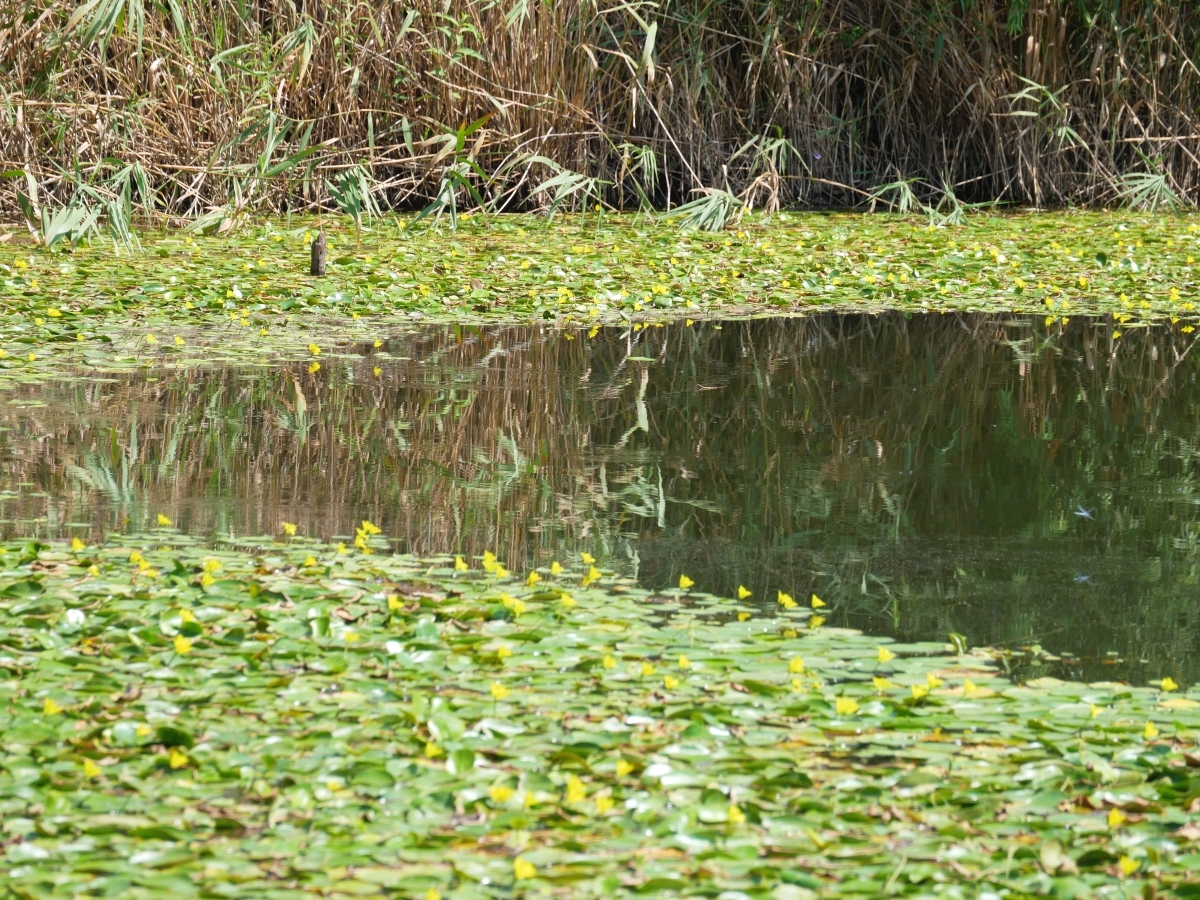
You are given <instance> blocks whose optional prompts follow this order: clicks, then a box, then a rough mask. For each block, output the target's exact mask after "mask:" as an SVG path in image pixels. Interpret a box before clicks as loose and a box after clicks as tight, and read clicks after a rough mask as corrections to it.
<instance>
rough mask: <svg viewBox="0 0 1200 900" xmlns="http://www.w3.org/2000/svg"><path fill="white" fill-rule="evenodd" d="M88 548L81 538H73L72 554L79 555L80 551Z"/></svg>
mask: <svg viewBox="0 0 1200 900" xmlns="http://www.w3.org/2000/svg"><path fill="white" fill-rule="evenodd" d="M86 547H87V544H85V543H84V542H83V541H81V540H80V539H79V538H71V552H72V553H78V552H79V551H80V550H83V549H84V548H86Z"/></svg>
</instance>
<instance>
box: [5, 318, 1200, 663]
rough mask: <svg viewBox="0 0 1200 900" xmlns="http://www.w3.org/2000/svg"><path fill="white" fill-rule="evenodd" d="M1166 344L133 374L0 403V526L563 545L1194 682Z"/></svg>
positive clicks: (343, 362) (832, 321)
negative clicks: (374, 530)
mask: <svg viewBox="0 0 1200 900" xmlns="http://www.w3.org/2000/svg"><path fill="white" fill-rule="evenodd" d="M1193 343H1194V342H1193V340H1192V338H1191V337H1189V336H1187V335H1182V334H1180V333H1179V332H1178V331H1172V330H1170V329H1166V328H1164V329H1161V330H1155V329H1149V328H1143V329H1128V330H1126V332H1125V335H1124V336H1123V337H1121V338H1119V339H1117V340H1115V341H1114V339H1113V337H1112V332H1111V327H1110V326H1109V325H1108V324H1106V323H1101V322H1089V321H1084V320H1079V319H1076V320H1074V321H1072V322H1071V323H1070V324H1069V325H1068V326H1067V327H1066V328H1065V329H1062V330H1060V329H1058V328H1055V329H1053V330H1047V329H1045V328H1042V327H1041V325H1040V323H1034V322H1030V321H1028V320H1024V319H1005V318H996V317H987V316H979V317H969V316H949V315H946V316H913V317H911V318H909V317H905V316H904V315H901V314H896V315H885V316H838V315H822V316H814V317H809V318H803V319H791V320H759V321H743V322H727V323H724V324H718V323H696V324H695V325H691V326H687V325H684V324H679V325H675V326H667V327H661V328H647V329H645V330H642V331H638V332H628V331H626V330H623V329H615V328H610V329H602V330H600V331H599V332H598V333H597V334H596V336H595V337H594V338H591V339H589V338H587V337H586V335H585V333H583V332H578V333H576V334H575V335H574V337H573V339H568V337H567V335H566V334H564V333H563V332H561V331H555V330H550V329H542V328H538V327H507V328H485V329H467V328H449V327H448V328H439V329H432V330H422V331H419V332H414V333H397V334H396V335H394V336H392V337H391V338H389V339H388V340H387V341H385V342H384V344H383V346H382V347H380V348H373V347H371V346H369V345H367V346H363V347H361V348H353V347H351V348H343V351H344V355H341V356H334V357H330V358H323V359H322V367H321V368H320V370H319V371H317V372H310V371H309V367H308V365H307V364H303V363H297V364H295V365H293V366H288V367H283V368H231V369H210V370H197V369H192V370H188V371H183V370H180V371H171V370H146V371H143V372H138V373H136V374H130V375H121V376H103V377H93V376H92V375H90V374H88V373H82V374H81V375H80V377H78V378H76V379H74V380H63V381H60V382H58V383H55V384H51V385H41V386H32V385H19V386H13V387H11V388H10V389H9V390H8V391H7V392H6V393H5V394H4V395H2V396H0V479H2V481H0V534H3V535H4V536H6V537H13V536H58V537H63V536H70V535H77V536H80V537H85V536H86V537H89V538H90V539H92V540H96V539H98V538H100V537H102V536H104V535H105V534H108V533H110V532H114V531H115V532H122V531H141V530H147V529H151V528H153V527H154V522H155V518H156V516H157V515H158V514H160V513H162V514H165V515H167V516H169V517H170V518H171V519H172V520H173V521H174V522H175V524H176V526H177V527H179V528H181V529H183V530H185V531H187V532H189V533H192V534H200V535H211V536H214V537H217V536H233V537H245V536H256V535H264V534H280V533H281V523H283V522H285V521H286V522H292V523H295V524H296V525H297V526H298V529H299V531H300V532H301V533H303V534H308V535H313V536H319V537H325V538H335V539H336V538H338V537H343V536H349V535H352V533H353V530H354V526H355V525H356V524H357V523H358V522H359V521H360V520H361V519H370V520H371V521H373V522H375V523H376V524H378V525H380V526H381V527H382V528H383V530H384V533H385V534H387V535H389V536H391V537H392V538H394V543H395V546H396V547H397V549H399V550H403V551H410V552H414V553H419V554H427V553H435V552H457V553H463V554H464V555H473V554H474V555H477V554H481V553H482V552H483V551H484V550H493V551H494V552H496V553H497V554H498V555H499V556H500V558H501V559H502V560H504V561H505V562H506V563H507V564H508V565H509V567H510V568H511V569H513V570H514V571H516V572H518V573H519V572H522V571H523V570H524V569H525V567H527V566H529V565H532V564H539V565H544V564H547V563H548V562H549V561H550V560H551V559H556V558H557V559H565V558H566V557H568V556H571V555H573V554H578V553H579V552H581V551H587V552H590V553H592V554H594V555H595V556H597V557H598V558H599V559H600V560H601V565H602V566H606V567H610V568H614V569H617V570H620V571H622V572H625V573H629V574H635V575H637V576H638V577H639V578H640V579H641V581H642V582H643V583H644V584H646V585H647V586H649V587H655V588H657V587H667V586H670V585H674V584H675V583H677V581H678V579H679V576H680V574H681V573H686V574H687V575H688V576H689V577H691V578H692V579H694V580H695V582H696V584H697V585H698V586H699V587H701V588H703V589H705V590H711V591H713V592H717V593H723V594H726V595H731V594H732V593H734V592H735V591H736V590H737V588H738V585H739V584H744V585H745V586H746V587H748V588H749V589H751V590H752V591H753V592H754V597H755V598H756V599H759V600H761V601H762V602H764V603H765V604H768V605H769V604H772V603H773V602H774V598H775V596H776V592H777V591H779V590H783V591H787V592H789V593H791V594H793V595H795V596H796V597H797V598H798V599H802V600H806V599H807V598H808V596H809V594H810V593H812V592H814V591H815V592H816V593H818V594H819V595H820V596H821V598H822V599H823V600H824V601H825V602H826V603H827V604H828V612H829V616H828V623H829V624H830V625H839V624H845V625H850V626H853V627H856V628H862V629H864V630H867V631H869V632H873V633H880V634H891V635H895V636H897V637H900V638H902V639H907V640H927V639H942V640H944V639H945V638H946V635H947V634H948V633H951V632H956V633H961V634H963V635H965V636H966V638H967V639H968V641H969V642H970V643H972V644H978V643H988V644H996V645H1001V646H1005V647H1009V648H1012V649H1013V650H1014V651H1015V652H1014V656H1013V660H1012V665H1013V666H1014V668H1015V669H1018V670H1020V672H1021V673H1025V672H1032V671H1037V672H1040V673H1046V674H1059V675H1062V676H1065V677H1073V678H1085V679H1088V680H1097V679H1112V680H1115V679H1128V680H1132V681H1134V682H1137V683H1142V682H1144V681H1145V680H1146V679H1147V678H1150V677H1161V676H1162V675H1164V674H1168V673H1173V674H1174V677H1176V678H1177V679H1180V680H1183V679H1186V680H1188V681H1192V680H1195V678H1196V675H1197V674H1198V671H1197V670H1198V668H1200V654H1198V653H1197V625H1198V620H1200V607H1198V604H1197V600H1198V599H1200V554H1198V552H1197V548H1198V545H1200V478H1198V468H1197V458H1198V457H1197V454H1198V453H1200V407H1198V404H1197V402H1196V397H1197V381H1196V379H1197V371H1198V367H1200V362H1197V357H1196V354H1195V353H1193V352H1192V347H1193Z"/></svg>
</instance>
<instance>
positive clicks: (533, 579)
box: [525, 572, 542, 587]
mask: <svg viewBox="0 0 1200 900" xmlns="http://www.w3.org/2000/svg"><path fill="white" fill-rule="evenodd" d="M541 580H542V576H541V575H539V574H538V573H537V572H530V573H529V576H528V577H527V578H526V579H525V586H526V587H533V586H534V585H535V584H537V583H538V582H539V581H541Z"/></svg>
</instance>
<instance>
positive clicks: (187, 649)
mask: <svg viewBox="0 0 1200 900" xmlns="http://www.w3.org/2000/svg"><path fill="white" fill-rule="evenodd" d="M175 652H176V653H180V654H183V653H191V652H192V642H191V641H190V640H188V639H187V638H185V637H184V636H183V635H182V634H177V635H175Z"/></svg>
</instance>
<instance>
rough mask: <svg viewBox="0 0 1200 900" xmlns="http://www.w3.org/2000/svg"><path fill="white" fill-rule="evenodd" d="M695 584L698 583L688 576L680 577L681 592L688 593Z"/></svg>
mask: <svg viewBox="0 0 1200 900" xmlns="http://www.w3.org/2000/svg"><path fill="white" fill-rule="evenodd" d="M695 583H696V582H694V581H692V579H690V578H688V577H687V576H686V575H680V576H679V587H680V589H681V590H684V591H686V590H687V589H688V588H690V587H691V586H692V585H693V584H695Z"/></svg>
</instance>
